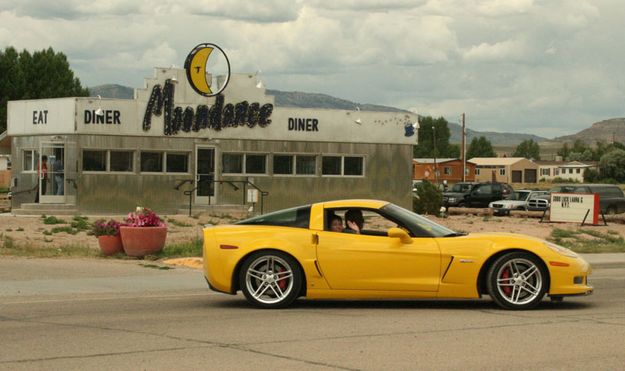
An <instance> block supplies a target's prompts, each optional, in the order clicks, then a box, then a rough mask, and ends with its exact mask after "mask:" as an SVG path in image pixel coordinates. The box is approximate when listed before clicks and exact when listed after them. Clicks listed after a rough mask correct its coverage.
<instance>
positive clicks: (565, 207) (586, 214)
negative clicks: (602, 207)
mask: <svg viewBox="0 0 625 371" xmlns="http://www.w3.org/2000/svg"><path fill="white" fill-rule="evenodd" d="M549 220H550V221H552V222H577V223H588V224H594V225H597V224H599V194H597V193H552V194H551V210H550V214H549Z"/></svg>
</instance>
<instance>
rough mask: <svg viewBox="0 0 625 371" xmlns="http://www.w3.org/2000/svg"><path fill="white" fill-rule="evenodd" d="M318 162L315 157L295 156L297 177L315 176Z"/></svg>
mask: <svg viewBox="0 0 625 371" xmlns="http://www.w3.org/2000/svg"><path fill="white" fill-rule="evenodd" d="M316 165H317V161H316V158H315V156H295V174H296V175H315V174H316V170H315V167H316Z"/></svg>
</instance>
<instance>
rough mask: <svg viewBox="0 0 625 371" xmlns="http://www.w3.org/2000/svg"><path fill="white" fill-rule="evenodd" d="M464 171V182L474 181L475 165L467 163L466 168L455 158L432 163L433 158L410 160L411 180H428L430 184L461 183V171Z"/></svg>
mask: <svg viewBox="0 0 625 371" xmlns="http://www.w3.org/2000/svg"><path fill="white" fill-rule="evenodd" d="M463 168H464V169H465V177H464V181H467V182H473V181H474V180H475V164H474V163H472V162H470V161H467V162H466V167H465V166H463V164H462V160H460V159H457V158H440V159H436V162H434V159H433V158H415V159H413V160H412V179H413V180H428V181H430V182H436V181H438V182H442V181H443V180H446V181H447V182H449V183H457V182H462V181H463V177H462V169H463Z"/></svg>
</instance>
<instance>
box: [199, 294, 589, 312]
mask: <svg viewBox="0 0 625 371" xmlns="http://www.w3.org/2000/svg"><path fill="white" fill-rule="evenodd" d="M210 306H215V307H220V308H232V309H235V308H236V309H258V308H257V307H255V306H253V305H252V304H250V303H249V302H248V301H247V300H245V298H243V297H242V296H240V295H238V296H237V297H236V298H235V297H232V298H231V299H230V298H229V299H226V300H219V301H213V302H211V303H210ZM592 307H593V304H591V303H586V302H575V301H570V302H567V301H566V300H565V301H563V302H559V303H556V302H552V301H549V299H544V300H543V301H542V302H541V303H540V304H539V305H538V306H537V307H536V308H534V309H531V310H537V309H538V310H580V309H588V308H592ZM318 309H389V310H393V309H451V310H501V311H505V312H515V311H509V310H506V309H503V308H501V307H499V306H498V305H497V304H496V303H495V302H493V301H492V300H489V299H488V298H486V299H477V300H475V299H456V300H449V299H448V300H444V299H443V300H434V299H410V300H396V299H395V300H309V299H298V300H296V301H295V302H294V303H293V304H291V305H290V306H288V307H287V308H284V309H283V310H318ZM521 312H522V311H521Z"/></svg>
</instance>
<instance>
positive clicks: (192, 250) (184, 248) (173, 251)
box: [156, 238, 203, 258]
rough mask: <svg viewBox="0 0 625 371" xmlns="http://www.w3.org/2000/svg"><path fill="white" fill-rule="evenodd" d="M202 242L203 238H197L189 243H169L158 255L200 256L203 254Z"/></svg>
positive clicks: (170, 256) (175, 256) (168, 256)
mask: <svg viewBox="0 0 625 371" xmlns="http://www.w3.org/2000/svg"><path fill="white" fill-rule="evenodd" d="M202 244H203V242H202V240H201V239H197V238H196V239H195V240H193V241H191V242H187V243H179V244H172V245H167V246H165V248H164V249H163V251H161V252H160V253H158V254H156V256H157V257H159V258H186V257H199V256H202Z"/></svg>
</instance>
